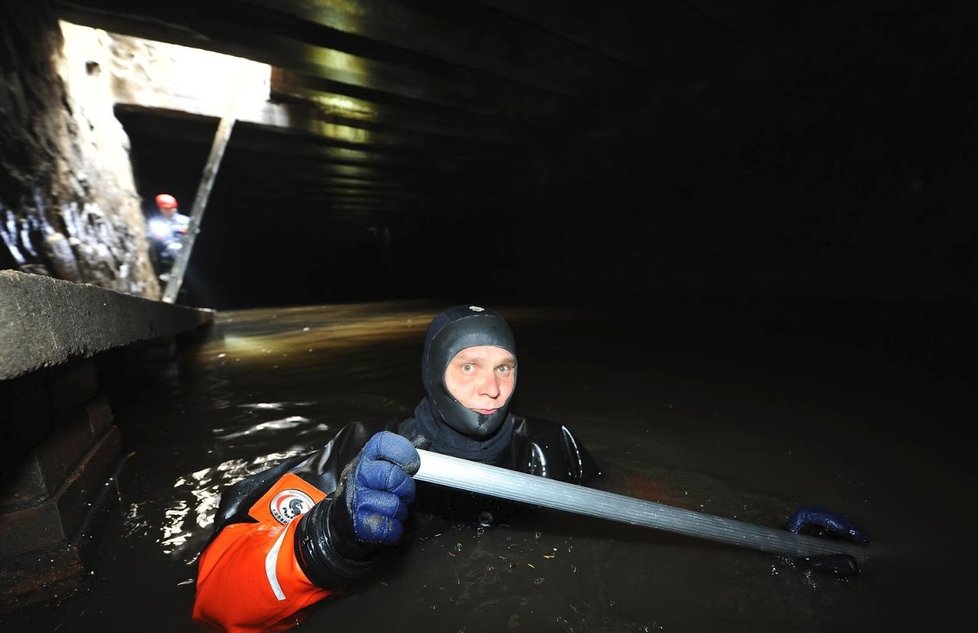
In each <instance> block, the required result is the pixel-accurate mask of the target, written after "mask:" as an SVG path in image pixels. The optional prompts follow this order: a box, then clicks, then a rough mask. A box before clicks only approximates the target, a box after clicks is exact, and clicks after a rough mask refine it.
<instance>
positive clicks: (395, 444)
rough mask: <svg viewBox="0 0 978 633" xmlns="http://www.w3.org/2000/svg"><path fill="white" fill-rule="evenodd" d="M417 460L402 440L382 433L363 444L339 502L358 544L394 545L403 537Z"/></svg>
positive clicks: (413, 449) (417, 457)
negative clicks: (350, 521) (350, 522)
mask: <svg viewBox="0 0 978 633" xmlns="http://www.w3.org/2000/svg"><path fill="white" fill-rule="evenodd" d="M420 466H421V456H420V455H418V451H417V450H416V449H415V448H414V446H413V445H412V444H411V442H409V441H408V440H407V439H406V438H404V437H402V436H400V435H397V434H396V433H390V432H388V431H382V432H380V433H377V434H376V435H374V436H373V437H371V438H370V440H369V441H368V442H367V444H366V446H364V447H363V450H362V451H361V452H360V455H359V457H358V458H357V459H356V460H355V462H354V463H353V464H352V470H351V471H350V472H349V474H348V475H347V477H346V480H345V482H344V486H343V487H344V491H343V502H344V503H345V504H346V509H347V511H348V513H349V517H350V519H351V520H352V523H353V533H354V535H355V536H356V538H357V540H358V541H359V542H361V543H372V544H385V545H394V544H396V543H397V542H399V541H400V540H401V535H402V534H403V533H404V519H405V518H406V517H407V513H408V504H410V503H411V502H413V501H414V492H415V486H414V479H412V478H411V475H413V474H414V473H416V472H418V468H420Z"/></svg>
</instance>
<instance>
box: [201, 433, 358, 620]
mask: <svg viewBox="0 0 978 633" xmlns="http://www.w3.org/2000/svg"><path fill="white" fill-rule="evenodd" d="M366 437H369V433H368V432H367V431H366V430H365V429H363V428H361V427H360V425H351V427H350V428H347V429H343V430H341V431H340V433H338V434H337V436H336V438H334V439H333V440H332V441H331V442H330V443H329V444H327V445H326V447H324V448H323V449H322V450H320V451H319V452H317V453H315V454H313V455H312V456H309V457H304V458H293V459H291V460H289V461H288V462H285V463H283V464H281V465H279V466H278V467H275V468H273V469H270V470H268V471H265V472H263V473H259V474H257V475H254V476H252V477H249V478H247V479H244V480H242V481H240V482H238V483H237V484H235V485H234V486H232V487H230V488H229V489H228V490H227V491H226V492H225V493H224V494H223V495H222V497H221V505H220V507H219V508H218V513H217V517H216V518H215V533H214V535H213V536H212V537H211V540H210V541H209V542H208V544H207V546H206V547H205V549H204V551H203V552H202V553H201V556H200V560H199V561H198V572H197V593H196V598H195V601H194V607H193V619H194V620H196V621H198V622H202V623H206V624H209V625H212V626H214V627H216V628H217V629H218V630H221V631H226V632H227V633H259V632H266V631H280V630H285V629H287V628H290V627H291V626H293V625H295V624H296V623H297V620H298V619H299V618H300V617H301V612H302V611H303V610H304V609H306V608H307V607H309V606H311V605H313V604H314V603H316V602H319V601H320V600H322V599H323V598H325V597H327V596H329V595H330V594H332V593H333V592H334V591H335V589H336V588H338V587H340V586H342V585H343V584H345V583H346V582H347V581H349V580H350V579H352V578H355V577H357V576H360V575H362V574H363V573H365V572H366V571H367V570H368V569H369V568H370V567H371V566H372V563H371V562H370V561H369V558H368V557H367V556H366V555H365V554H367V553H369V552H366V551H364V550H362V549H358V548H357V547H356V546H355V545H353V546H347V545H345V543H346V541H347V540H348V536H347V535H345V534H341V533H340V531H341V530H338V529H337V528H336V527H335V524H336V523H337V521H336V520H333V519H332V518H331V513H330V508H331V506H332V505H333V503H332V500H331V499H329V498H327V494H330V493H332V492H333V491H335V490H336V486H337V481H338V478H339V474H340V471H341V470H342V467H343V465H345V464H346V463H347V462H348V461H349V460H350V459H352V458H353V457H354V456H356V454H357V452H358V451H359V449H360V447H362V444H363V443H364V441H365V440H364V438H366ZM335 505H336V508H334V510H335V511H334V512H333V513H332V514H336V515H341V514H342V509H343V505H344V504H342V503H336V504H335ZM351 556H353V558H351Z"/></svg>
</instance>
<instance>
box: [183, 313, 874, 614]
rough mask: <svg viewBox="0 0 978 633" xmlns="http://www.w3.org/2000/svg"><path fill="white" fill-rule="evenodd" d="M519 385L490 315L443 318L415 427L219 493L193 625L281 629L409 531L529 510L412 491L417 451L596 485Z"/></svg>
mask: <svg viewBox="0 0 978 633" xmlns="http://www.w3.org/2000/svg"><path fill="white" fill-rule="evenodd" d="M516 377H517V360H516V342H515V338H514V336H513V332H512V330H511V329H510V327H509V325H508V323H507V322H506V321H505V320H504V319H503V317H502V316H501V315H500V314H499V313H498V312H496V311H494V310H492V309H489V308H483V307H479V306H466V305H459V306H453V307H450V308H448V309H446V310H444V311H442V312H441V313H439V314H438V315H437V316H435V318H434V319H433V320H432V321H431V323H430V324H429V326H428V329H427V332H426V335H425V341H424V348H423V352H422V359H421V378H422V384H423V386H424V393H425V395H424V397H423V398H422V399H421V401H420V402H419V403H418V405H417V406H416V407H415V409H414V414H413V415H412V416H410V417H407V418H405V419H402V420H397V421H391V422H388V423H386V424H372V425H371V424H366V423H363V422H354V423H351V424H349V425H347V426H345V427H343V428H341V429H340V430H339V431H338V432H337V434H336V435H335V436H334V438H333V439H332V440H330V441H329V442H328V443H327V444H326V445H325V446H323V447H322V448H320V449H319V450H317V451H315V452H313V453H311V454H308V455H300V456H297V457H294V458H291V459H288V460H286V461H284V462H282V463H281V464H279V465H278V466H275V467H273V468H271V469H269V470H266V471H264V472H261V473H258V474H256V475H252V476H251V477H248V478H246V479H244V480H242V481H240V482H238V483H236V484H234V485H232V486H230V487H229V488H228V489H227V490H226V491H225V492H224V494H223V495H222V496H221V502H220V505H219V507H218V510H217V513H216V516H215V519H214V532H213V534H212V536H211V537H210V540H209V541H208V542H207V544H206V545H205V547H204V549H203V552H202V553H201V556H200V558H199V561H198V574H197V585H196V597H195V602H194V607H193V619H194V620H196V621H198V622H200V623H204V624H208V625H212V626H213V627H215V628H216V629H218V630H223V631H227V632H228V633H246V632H258V631H281V630H285V629H287V628H290V627H292V626H294V625H295V624H297V623H298V621H300V619H301V617H302V613H303V611H304V610H306V609H307V608H308V607H311V606H312V605H314V604H316V603H318V602H320V601H321V600H323V599H324V598H326V597H328V596H331V595H335V594H338V593H339V592H341V591H342V590H343V588H344V587H346V586H347V585H348V584H349V583H350V582H352V581H353V580H355V579H357V578H361V577H363V576H364V575H366V574H368V573H370V571H371V570H372V569H374V568H375V567H376V566H378V565H380V564H382V562H383V560H384V558H385V557H386V556H387V555H392V554H393V553H395V552H396V549H397V548H396V546H397V545H398V544H399V543H400V542H401V541H402V537H403V536H404V535H405V534H406V533H410V534H415V533H418V531H419V530H421V529H423V528H424V527H428V528H430V527H431V526H432V525H439V523H438V522H439V521H440V522H441V524H440V525H445V524H449V525H464V524H471V525H476V524H477V525H481V526H489V525H493V524H498V523H499V522H500V521H501V520H504V519H505V517H507V516H511V514H512V513H513V512H518V511H521V510H524V509H526V508H525V507H522V508H521V507H515V504H506V503H504V502H501V501H499V500H495V499H489V498H487V497H484V496H481V495H477V494H474V493H467V492H460V491H456V490H450V489H447V488H443V487H438V486H435V485H432V484H428V483H426V482H415V480H414V479H413V478H412V475H414V474H415V473H416V472H417V471H418V468H419V466H420V461H421V460H420V455H419V454H418V451H417V448H424V449H426V450H429V451H432V452H436V453H441V454H445V455H451V456H454V457H461V458H464V459H468V460H472V461H476V462H481V463H485V464H491V465H494V466H499V467H502V468H508V469H511V470H515V471H521V472H525V473H530V474H533V475H538V476H540V477H546V478H550V479H556V480H560V481H565V482H571V483H574V484H579V485H584V484H587V483H588V482H589V481H591V480H592V479H593V478H595V477H597V476H599V475H600V474H601V473H600V470H599V468H598V465H597V464H596V463H595V461H594V460H593V459H592V457H591V456H590V454H589V453H588V451H587V449H586V448H585V447H584V445H583V444H582V442H581V441H580V439H579V438H578V437H577V436H575V434H574V433H573V432H572V431H571V430H570V429H568V428H567V427H566V426H562V425H560V424H557V423H555V422H551V421H547V420H540V419H534V418H528V417H524V416H521V415H517V414H515V413H513V412H511V411H510V410H509V405H510V401H511V398H512V396H513V392H514V391H515V388H516ZM790 521H791V523H790V525H789V528H790V529H792V530H793V531H796V532H797V531H801V530H810V529H811V528H817V529H822V530H825V531H827V532H828V533H831V534H832V535H835V536H841V537H844V538H850V539H853V540H863V539H866V537H865V534H864V533H863V532H862V531H861V530H859V528H857V527H856V526H855V525H853V524H852V523H851V522H850V521H849V520H848V519H846V518H845V517H841V516H839V515H836V514H834V513H831V512H829V511H827V510H824V509H820V508H814V507H805V508H802V509H801V510H799V511H798V512H797V513H796V514H795V515H794V516H793V517H792V519H791V520H790ZM438 529H440V526H439V528H438ZM866 540H868V539H866Z"/></svg>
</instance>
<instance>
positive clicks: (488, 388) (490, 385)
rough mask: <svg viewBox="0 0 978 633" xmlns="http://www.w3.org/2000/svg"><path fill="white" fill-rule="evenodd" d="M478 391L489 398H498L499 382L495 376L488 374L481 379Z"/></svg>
mask: <svg viewBox="0 0 978 633" xmlns="http://www.w3.org/2000/svg"><path fill="white" fill-rule="evenodd" d="M479 387H480V388H479V391H480V392H481V393H482V394H483V395H486V396H489V397H490V398H498V397H499V381H497V380H496V376H495V375H494V374H493V373H492V372H490V373H489V374H487V375H486V376H483V378H482V384H480V385H479Z"/></svg>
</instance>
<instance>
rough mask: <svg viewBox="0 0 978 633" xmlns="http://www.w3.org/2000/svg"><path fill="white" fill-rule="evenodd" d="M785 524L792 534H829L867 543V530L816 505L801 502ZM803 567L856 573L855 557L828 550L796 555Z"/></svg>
mask: <svg viewBox="0 0 978 633" xmlns="http://www.w3.org/2000/svg"><path fill="white" fill-rule="evenodd" d="M785 528H786V529H787V530H789V531H791V532H794V533H796V534H807V535H810V536H830V537H833V538H840V539H846V540H849V541H852V542H853V543H856V544H859V545H862V544H865V543H869V534H867V533H866V532H865V531H863V530H862V529H860V528H859V527H858V526H857V525H856V524H855V523H853V522H852V521H850V520H849V519H848V518H846V517H844V516H842V515H840V514H836V513H835V512H832V511H830V510H826V509H825V508H822V507H819V506H802V507H801V508H798V510H796V511H795V513H794V514H792V515H791V517H790V518H789V519H788V523H787V525H786V526H785ZM796 562H797V563H798V564H799V565H800V566H801V567H802V568H803V569H811V570H814V571H822V572H829V573H832V574H835V575H836V576H843V577H846V576H855V575H858V574H859V565H858V563H857V562H856V559H855V558H854V557H853V556H850V555H849V554H828V555H825V556H809V557H808V558H802V559H796Z"/></svg>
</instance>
